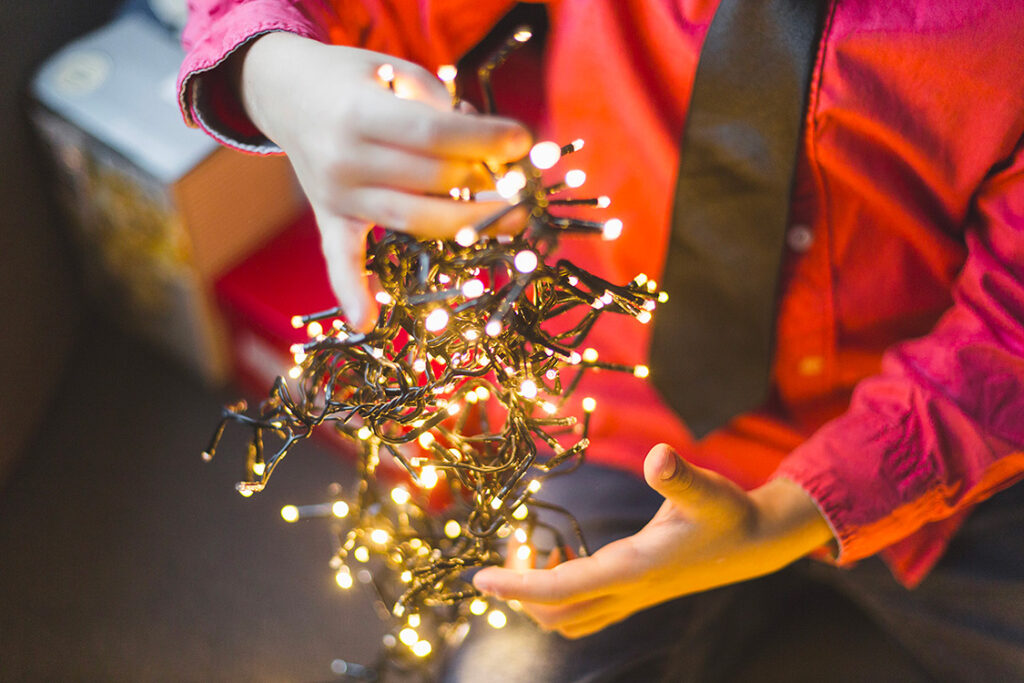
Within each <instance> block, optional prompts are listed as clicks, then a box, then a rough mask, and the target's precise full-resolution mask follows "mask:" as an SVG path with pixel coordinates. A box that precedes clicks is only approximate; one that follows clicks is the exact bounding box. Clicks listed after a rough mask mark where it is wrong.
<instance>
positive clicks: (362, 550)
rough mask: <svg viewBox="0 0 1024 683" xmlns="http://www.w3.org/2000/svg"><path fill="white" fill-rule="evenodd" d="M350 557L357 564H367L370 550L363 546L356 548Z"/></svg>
mask: <svg viewBox="0 0 1024 683" xmlns="http://www.w3.org/2000/svg"><path fill="white" fill-rule="evenodd" d="M352 557H354V558H356V560H357V561H359V562H369V561H370V549H369V548H367V547H366V546H365V545H361V546H358V547H356V549H355V550H353V551H352Z"/></svg>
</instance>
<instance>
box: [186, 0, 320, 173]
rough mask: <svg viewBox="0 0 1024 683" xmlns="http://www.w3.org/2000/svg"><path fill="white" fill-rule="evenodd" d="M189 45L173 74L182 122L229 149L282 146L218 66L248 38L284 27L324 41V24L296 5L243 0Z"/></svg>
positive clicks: (262, 150) (271, 150)
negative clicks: (255, 118)
mask: <svg viewBox="0 0 1024 683" xmlns="http://www.w3.org/2000/svg"><path fill="white" fill-rule="evenodd" d="M204 29H205V30H203V29H200V30H201V31H202V32H201V33H200V34H199V35H198V36H197V40H195V42H194V43H193V44H192V45H190V46H189V50H188V52H187V54H186V56H185V60H184V62H183V63H182V66H181V71H180V73H179V75H178V105H179V107H180V109H181V114H182V117H183V118H184V119H185V123H187V124H188V125H189V126H192V127H198V128H201V129H202V130H204V131H205V132H206V133H208V134H209V135H210V136H211V137H213V138H214V139H215V140H217V141H218V142H220V143H221V144H224V145H226V146H228V147H232V148H234V149H237V150H241V151H244V152H249V153H253V154H278V153H280V152H281V149H280V148H279V147H278V146H277V145H276V144H274V142H272V141H271V140H269V139H268V138H267V137H266V136H265V135H264V134H263V133H262V132H261V131H260V130H259V129H258V128H256V126H255V125H254V124H253V123H252V121H251V120H250V119H249V117H248V115H247V114H246V113H245V110H244V108H243V107H242V104H241V102H240V101H239V100H238V97H237V95H236V93H235V91H234V88H233V87H232V84H231V83H229V82H228V79H227V78H226V74H225V72H224V69H219V68H217V67H219V66H220V65H221V64H223V63H224V61H225V60H226V59H227V58H228V57H230V56H231V54H232V53H234V52H235V50H237V49H239V48H240V47H242V46H244V45H245V44H246V43H248V42H249V41H251V40H252V39H253V38H255V37H257V36H260V35H263V34H266V33H271V32H274V31H286V32H289V33H294V34H296V35H299V36H302V37H304V38H311V39H313V40H317V41H320V42H327V35H326V33H325V31H324V29H323V28H321V27H320V26H319V25H318V24H317V23H316V22H314V21H312V20H311V19H310V18H309V17H307V16H306V15H305V14H303V13H302V12H301V11H300V10H299V9H297V8H296V7H294V6H292V5H287V4H284V3H279V2H261V1H259V0H257V1H255V2H246V3H240V4H237V5H235V6H234V7H232V8H231V10H230V11H228V12H227V13H226V14H225V15H224V16H222V17H219V18H217V19H216V21H214V22H212V23H210V24H209V25H208V26H206V27H204Z"/></svg>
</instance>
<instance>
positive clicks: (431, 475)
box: [420, 465, 437, 489]
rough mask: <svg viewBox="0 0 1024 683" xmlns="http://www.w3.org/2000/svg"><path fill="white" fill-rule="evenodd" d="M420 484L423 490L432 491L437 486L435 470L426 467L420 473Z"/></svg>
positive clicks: (428, 466) (429, 466)
mask: <svg viewBox="0 0 1024 683" xmlns="http://www.w3.org/2000/svg"><path fill="white" fill-rule="evenodd" d="M420 483H421V484H423V488H425V489H432V488H434V487H435V486H437V470H436V469H434V467H432V466H431V465H427V466H426V467H424V468H423V469H422V470H421V471H420Z"/></svg>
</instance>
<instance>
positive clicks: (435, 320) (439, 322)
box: [423, 308, 448, 332]
mask: <svg viewBox="0 0 1024 683" xmlns="http://www.w3.org/2000/svg"><path fill="white" fill-rule="evenodd" d="M423 325H424V326H425V327H426V328H427V330H429V331H430V332H440V331H441V330H443V329H444V328H445V327H447V326H448V311H446V310H445V309H443V308H435V309H434V310H433V311H431V312H430V314H429V315H428V316H427V319H426V320H424V321H423Z"/></svg>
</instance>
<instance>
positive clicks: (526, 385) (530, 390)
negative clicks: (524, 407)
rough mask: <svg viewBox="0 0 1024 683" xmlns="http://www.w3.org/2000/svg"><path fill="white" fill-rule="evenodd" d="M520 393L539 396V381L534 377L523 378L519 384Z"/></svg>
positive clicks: (530, 396)
mask: <svg viewBox="0 0 1024 683" xmlns="http://www.w3.org/2000/svg"><path fill="white" fill-rule="evenodd" d="M519 393H520V394H522V395H523V396H525V397H526V398H537V383H536V382H534V381H533V380H532V379H526V380H523V383H522V384H520V385H519Z"/></svg>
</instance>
